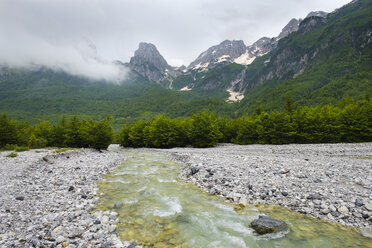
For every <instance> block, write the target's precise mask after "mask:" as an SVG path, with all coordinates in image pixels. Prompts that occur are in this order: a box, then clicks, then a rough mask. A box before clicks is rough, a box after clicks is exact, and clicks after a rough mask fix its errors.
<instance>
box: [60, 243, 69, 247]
mask: <svg viewBox="0 0 372 248" xmlns="http://www.w3.org/2000/svg"><path fill="white" fill-rule="evenodd" d="M69 244H70V243H69V242H62V243H61V245H62V246H63V247H67V246H69Z"/></svg>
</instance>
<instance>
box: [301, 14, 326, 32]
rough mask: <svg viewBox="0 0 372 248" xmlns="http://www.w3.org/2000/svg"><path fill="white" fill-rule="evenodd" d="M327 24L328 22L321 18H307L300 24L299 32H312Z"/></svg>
mask: <svg viewBox="0 0 372 248" xmlns="http://www.w3.org/2000/svg"><path fill="white" fill-rule="evenodd" d="M326 22H327V20H326V19H325V18H323V17H321V16H310V17H307V18H305V19H304V20H303V21H302V22H301V23H300V26H299V32H302V33H306V32H310V31H312V30H314V29H316V28H318V27H319V26H321V25H323V24H324V23H326Z"/></svg>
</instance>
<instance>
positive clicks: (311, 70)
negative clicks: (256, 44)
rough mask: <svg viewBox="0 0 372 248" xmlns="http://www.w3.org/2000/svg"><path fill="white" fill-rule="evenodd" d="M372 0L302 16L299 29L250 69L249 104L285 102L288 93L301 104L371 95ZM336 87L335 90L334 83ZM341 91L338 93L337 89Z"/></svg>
mask: <svg viewBox="0 0 372 248" xmlns="http://www.w3.org/2000/svg"><path fill="white" fill-rule="evenodd" d="M371 13H372V1H370V0H359V1H353V2H352V3H350V4H348V5H346V6H344V7H342V8H340V9H338V10H337V11H335V12H333V13H331V14H329V15H327V18H323V17H321V16H310V17H308V18H306V19H304V20H303V21H302V22H301V23H300V26H299V28H298V31H297V32H295V33H292V34H291V35H289V36H288V37H286V38H284V39H282V40H280V41H279V43H278V46H277V48H276V49H274V50H272V51H271V52H270V53H268V54H266V55H265V56H263V57H261V58H260V59H257V60H256V61H254V62H253V63H252V64H251V65H250V66H249V67H248V68H247V70H246V73H245V75H246V76H245V79H244V88H245V96H246V98H247V99H246V100H245V101H244V105H245V106H246V108H252V106H253V105H255V103H256V102H258V103H259V104H261V105H263V106H264V107H266V108H268V109H275V108H278V106H283V103H284V100H285V98H286V95H287V94H288V93H291V94H292V98H293V99H294V101H295V102H296V103H297V104H301V105H305V104H306V105H307V104H311V105H315V104H325V103H335V102H337V100H339V99H340V98H342V97H344V96H346V95H351V96H353V97H355V98H361V97H362V95H364V94H365V93H366V92H369V93H372V91H371V90H372V89H371V85H372V83H371V70H370V69H371V68H372V63H371V61H372V51H371V50H372V48H371V47H372V42H371V41H372V15H371ZM336 85H337V86H338V87H339V88H337V90H336V91H334V90H335V86H336ZM336 92H337V93H336Z"/></svg>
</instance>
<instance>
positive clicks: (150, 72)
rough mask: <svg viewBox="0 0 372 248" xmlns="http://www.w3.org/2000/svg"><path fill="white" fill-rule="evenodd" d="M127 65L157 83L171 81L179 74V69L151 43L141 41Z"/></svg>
mask: <svg viewBox="0 0 372 248" xmlns="http://www.w3.org/2000/svg"><path fill="white" fill-rule="evenodd" d="M127 66H128V67H129V68H130V69H131V70H132V71H133V72H135V73H137V74H138V75H140V76H141V77H143V78H145V79H148V80H149V81H153V82H157V83H161V82H163V81H166V80H170V81H171V80H172V79H173V78H174V77H175V76H176V75H177V69H176V68H174V67H172V66H170V65H169V64H168V63H167V61H166V60H165V59H164V57H163V56H162V55H161V54H160V53H159V51H158V49H157V48H156V46H155V45H153V44H151V43H145V42H141V43H140V44H139V48H138V49H137V50H136V51H135V53H134V56H133V57H132V58H131V59H130V62H129V64H127Z"/></svg>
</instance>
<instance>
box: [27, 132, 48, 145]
mask: <svg viewBox="0 0 372 248" xmlns="http://www.w3.org/2000/svg"><path fill="white" fill-rule="evenodd" d="M47 143H48V140H46V139H45V138H43V137H38V138H37V137H36V136H35V134H34V133H33V134H31V136H30V139H29V141H28V146H29V147H30V148H31V149H36V148H43V147H45V146H46V145H47Z"/></svg>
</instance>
